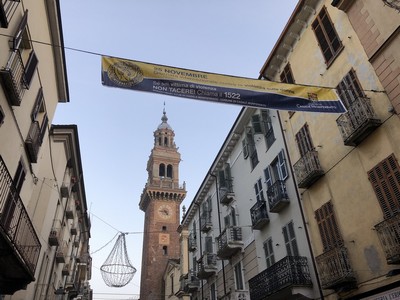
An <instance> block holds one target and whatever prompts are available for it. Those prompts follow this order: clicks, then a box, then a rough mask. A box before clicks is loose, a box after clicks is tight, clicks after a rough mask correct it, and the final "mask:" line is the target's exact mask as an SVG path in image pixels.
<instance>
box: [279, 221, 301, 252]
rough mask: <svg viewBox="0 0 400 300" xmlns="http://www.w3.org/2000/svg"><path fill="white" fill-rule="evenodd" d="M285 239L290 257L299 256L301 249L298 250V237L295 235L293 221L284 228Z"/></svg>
mask: <svg viewBox="0 0 400 300" xmlns="http://www.w3.org/2000/svg"><path fill="white" fill-rule="evenodd" d="M282 231H283V238H284V239H285V246H286V251H287V255H288V256H299V249H298V248H297V242H296V235H295V233H294V226H293V221H291V222H290V223H289V224H287V225H286V226H285V227H283V228H282Z"/></svg>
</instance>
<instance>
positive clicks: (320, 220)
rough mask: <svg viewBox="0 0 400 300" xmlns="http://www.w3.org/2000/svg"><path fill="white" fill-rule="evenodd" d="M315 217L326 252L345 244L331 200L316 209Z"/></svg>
mask: <svg viewBox="0 0 400 300" xmlns="http://www.w3.org/2000/svg"><path fill="white" fill-rule="evenodd" d="M315 219H316V220H317V225H318V229H319V233H320V235H321V240H322V246H323V248H324V252H326V251H329V250H331V249H333V248H336V247H339V246H342V245H343V239H342V235H341V233H340V231H339V227H338V225H337V223H336V218H335V213H334V211H333V205H332V202H331V201H329V202H327V203H325V204H324V205H322V206H321V208H319V209H317V210H316V211H315Z"/></svg>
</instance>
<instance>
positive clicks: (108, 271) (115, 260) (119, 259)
mask: <svg viewBox="0 0 400 300" xmlns="http://www.w3.org/2000/svg"><path fill="white" fill-rule="evenodd" d="M100 271H101V276H102V277H103V280H104V282H105V283H106V284H107V285H108V286H110V287H123V286H125V285H127V284H128V283H129V282H130V281H131V280H132V278H133V276H134V275H135V273H136V268H135V267H134V266H132V264H131V262H130V260H129V257H128V252H127V251H126V243H125V233H121V234H120V235H119V236H118V239H117V241H116V242H115V245H114V248H113V249H112V250H111V253H110V254H109V255H108V257H107V259H106V261H105V262H104V263H103V265H102V266H101V267H100Z"/></svg>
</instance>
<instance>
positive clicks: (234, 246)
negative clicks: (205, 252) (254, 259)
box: [217, 226, 243, 259]
mask: <svg viewBox="0 0 400 300" xmlns="http://www.w3.org/2000/svg"><path fill="white" fill-rule="evenodd" d="M217 243H218V252H217V256H218V257H219V258H220V259H229V258H231V257H232V256H233V255H235V254H236V253H237V252H239V251H242V249H243V241H242V228H241V227H237V226H232V227H227V228H225V229H224V231H222V233H221V235H220V236H218V237H217Z"/></svg>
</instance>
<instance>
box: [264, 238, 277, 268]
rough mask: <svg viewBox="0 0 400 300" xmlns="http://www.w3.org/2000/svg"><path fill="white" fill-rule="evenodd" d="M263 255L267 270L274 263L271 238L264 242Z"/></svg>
mask: <svg viewBox="0 0 400 300" xmlns="http://www.w3.org/2000/svg"><path fill="white" fill-rule="evenodd" d="M264 253H265V261H266V263H267V268H269V267H271V266H272V265H273V264H274V263H275V256H274V248H273V244H272V238H269V239H267V240H266V241H265V242H264Z"/></svg>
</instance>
